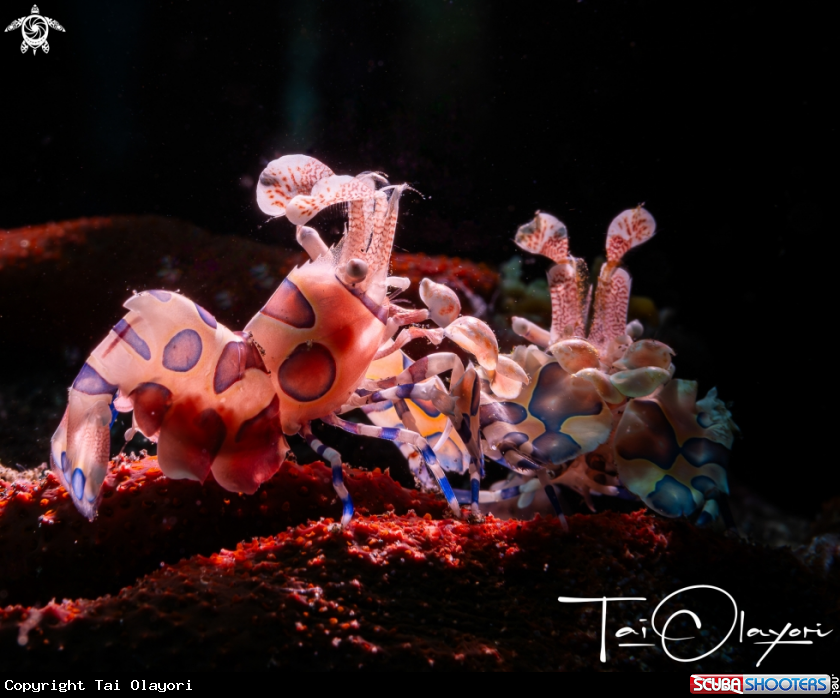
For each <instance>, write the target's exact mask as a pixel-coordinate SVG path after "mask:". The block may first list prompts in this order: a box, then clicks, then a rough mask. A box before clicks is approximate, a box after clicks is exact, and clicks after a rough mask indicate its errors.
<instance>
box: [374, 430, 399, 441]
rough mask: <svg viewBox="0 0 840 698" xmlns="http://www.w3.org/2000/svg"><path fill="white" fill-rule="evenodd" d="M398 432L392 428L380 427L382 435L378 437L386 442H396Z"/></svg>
mask: <svg viewBox="0 0 840 698" xmlns="http://www.w3.org/2000/svg"><path fill="white" fill-rule="evenodd" d="M399 433H400V430H399V429H395V428H394V427H382V433H381V434H380V435H379V438H380V439H388V441H396V439H397V436H399Z"/></svg>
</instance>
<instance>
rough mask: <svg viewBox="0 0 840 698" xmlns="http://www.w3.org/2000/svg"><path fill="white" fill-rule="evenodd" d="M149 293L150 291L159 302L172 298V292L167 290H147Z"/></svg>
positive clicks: (165, 301) (166, 301)
mask: <svg viewBox="0 0 840 698" xmlns="http://www.w3.org/2000/svg"><path fill="white" fill-rule="evenodd" d="M149 293H151V294H152V295H153V296H154V297H155V298H157V299H158V300H159V301H160V302H161V303H168V302H169V299H170V298H172V294H171V293H170V292H169V291H149Z"/></svg>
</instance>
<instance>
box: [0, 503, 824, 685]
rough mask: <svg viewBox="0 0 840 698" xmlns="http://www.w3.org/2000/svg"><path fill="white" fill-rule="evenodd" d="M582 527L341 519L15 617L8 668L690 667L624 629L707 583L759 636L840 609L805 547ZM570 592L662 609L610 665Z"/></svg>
mask: <svg viewBox="0 0 840 698" xmlns="http://www.w3.org/2000/svg"><path fill="white" fill-rule="evenodd" d="M569 525H570V530H569V532H568V533H564V531H563V529H562V527H561V526H560V525H559V523H558V522H557V521H556V520H554V519H550V520H546V519H537V520H535V521H530V522H516V521H499V520H496V519H493V518H492V517H488V520H487V522H486V523H484V524H482V525H471V524H468V523H465V522H456V521H452V520H443V521H435V520H431V517H427V518H420V517H416V516H395V515H390V516H385V517H360V518H357V519H355V520H354V522H353V524H352V525H351V526H350V527H349V528H348V529H347V530H341V529H340V528H339V527H337V526H335V525H333V524H332V522H331V521H330V520H325V521H321V522H316V523H308V524H303V525H300V526H297V527H295V528H292V529H289V530H288V531H286V532H284V533H280V534H277V535H274V536H271V537H268V538H261V539H255V540H253V541H251V542H249V543H243V544H240V545H239V546H237V547H236V549H235V550H233V551H227V550H222V551H221V552H219V553H216V554H213V555H210V556H209V557H201V556H196V557H193V558H191V559H189V560H186V561H182V562H179V563H177V564H174V565H171V566H165V567H164V568H163V569H161V570H158V571H157V572H154V573H152V574H150V575H148V576H147V577H144V578H143V579H141V580H139V581H138V583H137V584H136V585H135V586H133V587H128V588H126V589H123V590H122V591H120V592H119V593H118V594H117V595H116V596H106V597H103V598H100V599H95V600H82V601H77V602H73V603H71V602H64V603H62V604H52V605H48V606H46V607H44V608H37V609H26V608H23V607H20V606H17V607H10V608H7V609H6V610H5V611H2V612H0V647H2V648H3V654H2V660H0V661H2V662H3V663H7V664H8V666H14V667H16V668H17V669H19V670H25V669H33V668H36V667H38V668H40V669H41V670H43V669H45V668H49V669H51V670H59V669H69V668H71V667H77V666H81V665H83V663H84V665H87V666H89V665H90V663H91V661H95V662H96V663H98V664H99V665H101V666H108V667H109V668H110V669H112V670H115V671H119V670H127V669H135V670H136V669H137V668H140V667H147V668H151V667H154V668H157V669H170V670H175V669H183V668H184V667H189V668H190V669H192V670H208V669H227V670H256V669H264V668H266V667H277V668H287V669H290V668H295V669H301V668H310V669H328V668H329V669H335V668H339V669H350V668H352V669H355V668H359V667H380V668H385V667H387V668H390V669H426V668H434V669H458V668H464V669H568V670H579V669H592V668H608V669H637V670H654V669H655V670H672V671H683V670H684V669H685V667H684V665H681V664H677V663H675V662H673V661H672V660H671V659H669V658H668V657H667V656H666V655H665V654H664V653H663V652H662V650H661V648H659V647H650V648H645V647H642V648H629V649H628V648H619V647H618V642H619V641H618V640H617V639H616V638H615V635H614V633H615V631H616V630H617V629H618V628H620V627H622V626H634V627H637V628H638V627H639V618H642V617H644V618H650V615H649V614H650V612H651V611H652V607H653V606H654V605H655V604H656V603H657V602H658V601H659V599H661V598H663V597H664V596H665V595H667V594H669V593H671V592H672V591H675V590H676V589H678V588H680V587H681V586H686V585H688V584H694V583H698V582H701V581H702V582H703V583H708V584H716V585H718V586H720V587H721V588H724V589H726V590H727V591H729V592H730V593H731V594H733V596H734V597H735V598H736V599H738V601H739V603H741V604H742V608H745V609H746V613H747V615H748V619H749V621H748V622H749V623H750V625H751V626H753V625H755V626H761V627H765V628H766V627H773V628H777V627H782V626H783V624H784V622H787V621H793V622H795V623H796V624H797V625H798V626H799V625H801V624H803V623H805V624H808V625H809V626H810V627H815V626H814V620H815V617H816V616H817V615H820V617H821V620H822V621H823V622H825V621H826V620H828V619H827V618H826V617H824V616H822V615H821V614H822V613H824V611H823V610H822V609H826V608H828V607H829V603H830V599H831V598H836V597H832V594H836V591H837V589H836V587H835V588H831V587H829V586H828V585H827V583H825V582H824V581H821V580H820V579H819V578H817V577H815V576H814V574H813V573H811V572H809V571H808V570H807V569H806V568H804V567H803V566H802V565H800V564H799V563H797V562H796V560H795V559H794V558H793V557H792V556H791V555H790V553H789V552H786V551H773V552H770V551H767V550H763V549H760V548H754V547H751V546H749V545H746V544H744V543H742V542H741V541H739V540H727V539H723V538H720V537H719V536H715V535H712V534H709V533H706V532H702V531H697V530H695V529H694V528H692V527H691V526H689V525H687V524H684V523H681V522H674V521H665V520H662V519H657V518H654V517H652V516H650V515H648V514H643V513H635V514H629V515H619V514H608V515H600V516H573V517H570V520H569ZM782 570H784V574H780V572H781V571H782ZM558 595H564V596H580V597H600V596H601V595H608V596H620V595H623V596H646V597H647V598H649V599H650V600H651V602H652V603H651V604H649V605H648V604H637V603H626V604H622V605H618V604H613V605H612V606H611V607H610V611H609V615H608V623H607V631H608V639H607V647H608V663H607V664H606V665H602V664H601V663H600V662H599V660H598V654H599V648H600V626H601V617H600V608H599V606H598V605H595V604H561V603H559V602H558V601H557V597H558ZM713 601H715V600H713ZM770 601H772V603H770ZM692 608H693V609H694V610H695V611H697V612H698V613H700V614H701V617H702V618H703V622H704V625H703V628H704V631H705V632H706V633H707V636H706V637H705V638H703V639H701V640H699V641H698V644H699V645H700V646H703V647H706V646H709V644H710V643H713V644H714V643H716V642H717V641H719V640H720V639H721V638H722V635H723V634H724V633H725V632H726V630H727V629H728V627H729V621H730V616H731V606H728V604H727V608H728V613H729V615H726V613H724V614H721V613H720V608H719V604H718V605H716V604H715V603H714V602H712V603H711V604H709V603H706V604H704V603H702V601H701V602H699V605H692ZM815 609H819V611H817V612H816V613H815ZM817 622H820V621H817ZM18 643H20V646H18ZM681 647H682V646H681ZM765 649H766V648H764V647H760V646H755V645H753V644H751V643H739V642H738V641H737V636H733V637H732V638H730V640H729V641H728V642H727V643H726V646H725V647H724V648H722V649H721V650H719V651H717V652H716V653H714V654H713V655H711V656H710V657H709V658H707V659H706V660H703V661H702V662H700V663H694V664H692V665H691V668H692V670H698V671H727V672H731V671H733V670H735V671H743V670H746V669H748V668H753V667H754V663H755V661H757V659H758V658H759V657H760V656H761V653H763V652H764V650H765ZM57 650H60V651H57ZM806 650H807V651H803V648H782V649H779V650H777V651H776V653H775V655H771V656H770V658H768V659H767V660H765V662H764V663H763V664H762V670H765V669H766V670H767V671H779V670H782V669H785V670H791V669H792V668H794V667H795V668H796V670H797V671H800V672H801V671H807V670H811V669H815V668H816V667H817V666H824V662H826V661H828V660H829V659H830V658H832V657H833V656H834V653H835V652H836V646H835V644H834V643H830V642H829V641H823V642H822V643H820V642H816V643H815V644H814V646H812V647H808V648H806ZM691 651H698V650H697V646H694V647H692V648H691ZM698 653H699V652H698Z"/></svg>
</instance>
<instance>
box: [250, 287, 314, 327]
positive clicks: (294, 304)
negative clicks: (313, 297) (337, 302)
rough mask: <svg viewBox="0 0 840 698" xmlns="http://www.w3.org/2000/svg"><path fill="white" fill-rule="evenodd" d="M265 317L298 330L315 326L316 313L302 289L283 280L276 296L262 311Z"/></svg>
mask: <svg viewBox="0 0 840 698" xmlns="http://www.w3.org/2000/svg"><path fill="white" fill-rule="evenodd" d="M260 312H261V313H262V314H263V315H268V317H271V318H274V319H275V320H279V321H280V322H285V323H286V324H287V325H291V326H292V327H298V328H309V327H314V326H315V311H314V310H313V309H312V304H311V303H310V302H309V301H308V300H306V298H305V297H304V295H303V294H302V293H301V292H300V289H299V288H298V287H297V286H295V285H294V284H293V283H292V282H291V281H289V280H288V279H283V283H282V284H280V288H278V289H277V290H276V291H275V292H274V295H273V296H271V298H269V299H268V303H266V304H265V307H264V308H263V309H262V310H261V311H260Z"/></svg>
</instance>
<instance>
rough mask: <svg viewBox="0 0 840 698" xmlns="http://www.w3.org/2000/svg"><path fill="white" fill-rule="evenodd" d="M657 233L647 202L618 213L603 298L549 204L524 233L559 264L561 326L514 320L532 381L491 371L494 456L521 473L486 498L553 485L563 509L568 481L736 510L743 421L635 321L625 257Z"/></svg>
mask: <svg viewBox="0 0 840 698" xmlns="http://www.w3.org/2000/svg"><path fill="white" fill-rule="evenodd" d="M655 230H656V224H655V222H654V219H653V217H652V216H651V215H650V213H648V212H647V211H646V210H645V209H644V208H642V207H641V206H640V207H637V208H635V209H630V210H627V211H624V212H622V213H621V214H619V215H618V216H617V217H616V218H615V219H614V220H613V221H612V223H611V224H610V226H609V229H608V231H607V242H606V253H607V254H606V262H605V263H604V264H603V266H602V267H601V270H600V272H599V275H598V280H597V284H596V286H595V288H594V297H593V288H592V287H591V286H590V285H589V281H588V271H587V267H586V264H585V263H584V262H583V260H581V259H577V258H575V257H573V256H571V254H570V253H569V240H568V234H567V230H566V227H565V225H563V223H562V222H560V221H559V220H558V219H557V218H555V217H554V216H551V215H550V214H546V213H541V212H537V214H536V217H535V218H534V220H533V221H531V222H530V223H527V224H525V225H523V226H521V227H520V228H519V230H518V231H517V234H516V238H515V242H516V244H517V245H519V247H521V248H522V249H524V250H526V251H528V252H532V253H534V254H540V255H542V256H545V257H548V258H549V259H550V260H551V261H552V262H553V263H554V266H552V267H551V269H549V272H548V281H549V292H550V295H551V306H552V318H551V327H550V329H548V330H546V329H543V328H541V327H539V326H537V325H536V324H534V323H532V322H530V321H528V320H526V319H524V318H517V317H514V318H513V319H512V327H513V330H514V332H516V333H517V334H518V335H520V336H521V337H522V338H523V339H525V340H526V341H527V342H529V344H527V345H521V346H518V347H516V348H515V350H514V352H513V354H512V359H513V361H515V362H516V363H517V364H518V365H519V366H520V367H521V368H522V369H523V370H524V371H525V372H526V373H527V374H528V376H529V377H530V379H531V380H530V383H527V384H526V383H522V384H512V385H511V386H510V387H511V390H510V391H509V393H508V394H507V395H502V394H501V391H500V390H498V388H497V387H496V386H495V382H496V381H494V380H493V378H494V377H492V376H488V375H483V376H482V378H483V386H484V389H483V391H482V406H481V433H482V438H483V441H482V443H483V445H484V449H485V455H486V456H488V457H489V458H491V459H493V460H495V461H497V462H499V463H501V464H503V465H505V466H506V467H508V468H510V469H511V470H512V471H513V473H514V474H515V475H512V476H511V478H510V481H509V483H507V484H506V485H502V486H501V487H500V488H497V489H494V490H491V491H488V492H486V493H485V492H482V493H481V496H480V501H481V502H483V503H492V502H498V501H501V500H503V499H505V498H510V497H517V496H518V497H519V499H520V506H523V507H524V506H528V505H529V504H530V503H531V501H532V500H533V496H534V493H535V492H536V491H537V489H539V488H540V487H542V488H544V489H545V492H546V494H547V496H548V498H549V500H550V502H551V503H552V505H553V507H554V509H555V511H556V512H557V514H558V516H561V517H562V511H561V506H560V501H559V499H558V497H557V492H556V490H555V486H556V485H563V486H566V487H569V488H571V489H574V490H576V491H577V492H579V493H580V494H581V495H582V496H583V497H584V499H585V500H586V502H587V503H588V504H589V506H590V508H594V507H593V503H592V498H591V497H592V495H613V496H615V495H622V494H624V493H627V492H629V493H630V495H631V496H636V497H638V498H640V499H641V500H642V501H643V502H644V503H645V504H647V505H648V506H649V507H651V508H652V509H654V510H655V511H657V512H658V513H660V514H663V515H665V516H670V517H679V516H685V517H690V518H694V519H696V520H697V521H700V522H704V521H707V520H713V519H716V518H717V517H718V515H719V513H721V509H722V508H725V497H726V494H727V493H728V483H727V474H726V467H727V463H728V460H729V451H730V449H731V448H732V443H733V439H734V434H735V433H736V432H737V430H738V427H737V426H736V425H735V423H734V422H733V421H732V416H731V414H730V413H729V411H728V410H727V409H726V407H725V405H724V404H723V402H721V401H720V400H719V399H718V398H717V392H716V390H715V389H712V390H711V391H709V394H708V395H707V396H706V397H705V398H703V399H702V400H697V399H696V393H697V384H696V383H694V382H692V381H685V380H672V377H673V375H674V371H675V369H674V365H673V363H672V362H671V357H672V356H673V355H674V351H673V350H672V349H671V348H670V347H669V346H667V345H665V344H663V343H662V342H658V341H656V340H654V339H647V338H642V333H643V327H642V325H641V324H640V323H639V322H638V321H634V322H631V323H629V324H628V322H627V309H628V305H629V300H630V288H631V278H630V275H629V273H628V272H627V271H626V270H625V269H623V268H622V267H621V266H620V264H621V261H622V259H623V257H624V255H625V254H626V253H627V252H628V251H629V250H630V249H632V248H634V247H636V246H637V245H640V244H642V243H644V242H646V241H647V240H649V239H650V238H651V237H653V235H654V233H655ZM537 482H539V485H537ZM723 513H724V515H725V516H726V511H724V512H723Z"/></svg>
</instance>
